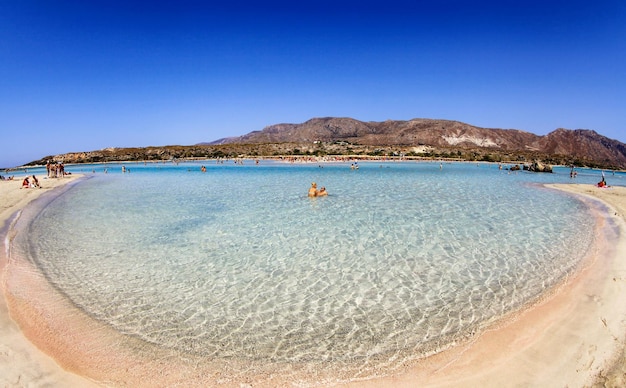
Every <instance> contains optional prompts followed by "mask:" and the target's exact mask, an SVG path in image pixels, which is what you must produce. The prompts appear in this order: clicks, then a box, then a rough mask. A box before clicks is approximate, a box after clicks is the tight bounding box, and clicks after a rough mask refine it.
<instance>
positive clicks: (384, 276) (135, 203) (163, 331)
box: [15, 161, 621, 369]
mask: <svg viewBox="0 0 626 388" xmlns="http://www.w3.org/2000/svg"><path fill="white" fill-rule="evenodd" d="M201 164H204V165H206V166H207V172H205V173H202V172H201V171H200V165H201ZM359 164H360V168H359V169H358V170H351V169H350V168H349V163H336V164H324V165H323V168H322V167H318V164H299V165H292V164H283V163H277V162H265V161H264V162H261V164H260V165H254V163H252V162H249V161H248V162H246V163H245V164H244V165H243V166H241V165H235V164H234V163H232V162H227V163H225V164H216V163H215V162H209V161H207V162H203V163H186V164H180V165H174V164H148V165H143V164H127V165H126V166H127V167H129V168H130V169H131V172H130V173H126V174H122V173H121V165H108V166H107V169H108V173H107V174H104V173H103V172H102V171H103V170H102V169H103V167H102V166H93V167H85V166H82V167H81V169H83V171H82V172H86V173H87V174H88V175H90V176H91V178H90V179H86V180H85V181H83V182H80V183H79V184H77V185H74V186H72V187H71V188H70V189H69V190H68V191H67V192H65V193H64V194H63V195H61V196H58V197H57V198H55V199H54V200H52V201H51V202H50V203H49V204H47V206H45V207H44V208H43V209H42V210H41V211H40V212H38V213H37V215H36V216H33V219H32V222H30V225H29V226H28V228H29V230H28V233H21V234H18V238H16V240H15V245H16V248H17V249H16V252H17V254H18V255H23V256H26V257H28V258H30V259H31V260H33V261H34V262H35V263H36V264H37V266H38V267H39V268H41V270H42V271H43V272H44V273H45V275H46V277H47V278H48V280H49V281H50V282H51V283H52V284H53V285H54V286H55V287H56V288H57V289H58V290H60V291H61V292H62V293H63V294H64V295H65V296H66V297H67V298H69V299H70V300H71V301H72V302H73V303H74V304H75V305H76V306H77V307H79V308H80V309H83V310H84V311H85V312H87V313H88V314H89V315H90V316H92V317H94V318H96V319H98V320H100V321H101V322H103V323H105V324H107V325H110V326H111V327H113V328H115V329H116V330H117V331H119V332H121V333H124V334H126V335H132V336H135V337H138V338H141V339H144V340H145V341H147V342H149V343H152V344H156V345H158V346H163V347H167V348H170V349H173V350H175V351H179V352H181V354H185V353H187V354H188V353H193V354H196V355H199V356H201V357H204V356H206V357H207V358H212V359H214V358H220V359H229V358H237V359H239V360H241V359H250V360H264V361H267V362H274V363H290V362H307V363H313V364H315V363H322V362H336V363H354V364H357V365H359V366H360V368H361V369H363V368H370V367H371V368H374V367H376V362H377V361H376V360H380V359H384V360H386V361H385V362H387V363H389V362H390V361H389V360H397V362H398V363H400V362H402V360H403V359H406V358H407V357H418V356H420V355H423V354H428V353H430V352H432V351H433V350H436V349H441V348H445V347H446V346H448V344H450V343H453V342H455V341H457V340H458V339H460V338H465V337H468V336H471V335H473V333H475V332H476V331H477V330H479V329H480V328H481V327H484V326H485V325H486V324H488V323H490V322H492V321H493V320H495V319H497V318H498V317H501V316H502V315H503V314H505V313H507V312H510V311H512V310H514V309H516V308H519V307H520V306H522V305H523V304H525V303H528V302H529V301H532V300H534V299H535V298H537V297H539V296H540V295H541V294H542V293H543V292H545V291H546V290H547V289H548V288H550V287H551V286H553V285H554V284H555V283H556V282H558V281H559V280H560V279H562V278H563V277H564V276H567V274H568V273H570V272H571V271H572V270H573V269H574V268H575V266H576V265H577V263H578V262H579V261H580V259H581V258H582V256H583V255H584V254H585V253H586V252H587V249H588V247H589V246H590V245H591V242H592V240H593V238H594V235H593V233H594V231H593V228H594V219H593V217H591V216H590V212H589V210H588V208H587V206H586V205H585V204H583V203H582V202H580V201H579V200H577V199H574V198H572V197H570V196H567V195H564V194H562V193H560V192H556V191H553V190H548V189H545V188H542V187H541V186H540V185H538V183H552V182H569V181H570V179H569V175H568V174H569V170H567V169H561V170H558V171H557V173H556V174H530V173H523V172H520V173H517V174H513V173H511V174H509V173H508V171H506V170H499V169H498V168H497V165H489V164H479V165H477V164H468V163H451V164H443V165H442V166H441V167H442V168H440V164H439V163H413V162H407V163H374V162H372V163H364V162H360V163H359ZM92 168H93V169H95V170H96V173H95V174H90V173H89V171H90V170H91V169H92ZM70 171H71V169H70ZM79 172H81V171H79ZM598 174H599V172H593V171H591V172H589V173H588V174H584V173H580V174H579V178H577V179H578V180H577V182H581V183H582V182H585V179H587V180H589V181H592V182H595V181H596V180H597V177H598V176H599V175H598ZM607 178H608V179H609V182H610V183H612V184H615V183H614V182H615V181H616V180H617V179H621V177H619V176H618V177H615V178H613V176H611V177H607ZM611 178H613V182H611ZM312 181H315V182H317V183H318V185H319V186H326V187H327V188H328V190H329V192H330V195H329V196H328V197H324V198H313V199H311V198H308V197H307V196H306V193H307V190H308V188H309V186H310V183H311V182H312ZM20 236H21V238H20ZM391 363H392V364H393V362H391ZM389 367H393V366H389Z"/></svg>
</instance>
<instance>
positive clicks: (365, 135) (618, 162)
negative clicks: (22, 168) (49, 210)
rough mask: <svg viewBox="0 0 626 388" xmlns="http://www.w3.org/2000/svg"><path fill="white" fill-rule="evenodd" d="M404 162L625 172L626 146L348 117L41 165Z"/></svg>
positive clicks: (447, 123)
mask: <svg viewBox="0 0 626 388" xmlns="http://www.w3.org/2000/svg"><path fill="white" fill-rule="evenodd" d="M329 155H341V156H345V157H357V158H369V157H407V158H427V159H428V158H430V159H433V158H434V159H444V158H445V159H454V160H471V161H476V160H478V161H489V162H507V163H508V162H514V163H521V164H525V165H526V164H530V163H533V162H541V163H544V164H548V165H575V166H586V167H596V168H605V169H616V170H618V169H619V170H626V145H625V144H624V143H621V142H619V141H617V140H613V139H609V138H607V137H605V136H602V135H600V134H598V133H597V132H595V131H592V130H587V129H576V130H569V129H556V130H555V131H553V132H551V133H549V134H547V135H545V136H539V135H536V134H533V133H530V132H525V131H521V130H516V129H497V128H481V127H476V126H473V125H470V124H466V123H462V122H458V121H451V120H433V119H413V120H408V121H400V120H387V121H383V122H371V121H370V122H363V121H359V120H355V119H352V118H338V117H325V118H313V119H311V120H308V121H306V122H304V123H301V124H276V125H271V126H268V127H266V128H264V129H263V130H260V131H254V132H250V133H248V134H246V135H243V136H239V137H230V138H224V139H220V140H217V141H213V142H210V143H200V144H195V145H187V146H184V145H171V146H156V147H139V148H105V149H101V150H97V151H83V152H72V153H66V154H60V155H51V156H46V157H44V158H42V159H39V160H36V161H33V162H31V163H29V164H28V165H29V166H32V165H42V164H45V163H46V162H47V161H54V162H64V163H98V162H118V161H165V160H176V159H207V158H242V157H243V158H245V157H248V158H256V157H285V156H288V157H310V156H318V157H319V156H329Z"/></svg>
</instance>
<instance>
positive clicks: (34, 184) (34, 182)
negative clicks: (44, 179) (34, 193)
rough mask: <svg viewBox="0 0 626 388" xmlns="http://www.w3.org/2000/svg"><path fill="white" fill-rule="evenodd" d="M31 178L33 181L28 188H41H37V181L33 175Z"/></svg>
mask: <svg viewBox="0 0 626 388" xmlns="http://www.w3.org/2000/svg"><path fill="white" fill-rule="evenodd" d="M32 178H33V180H32V182H30V187H33V188H35V187H39V188H41V186H39V180H38V179H37V177H36V176H34V175H33V176H32Z"/></svg>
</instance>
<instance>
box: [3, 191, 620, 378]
mask: <svg viewBox="0 0 626 388" xmlns="http://www.w3.org/2000/svg"><path fill="white" fill-rule="evenodd" d="M68 181H70V179H67V180H66V179H59V180H44V181H43V184H44V188H45V190H48V189H51V188H53V187H56V186H59V185H62V184H64V183H67V182H68ZM12 183H15V184H19V183H18V182H1V183H0V197H1V198H2V199H3V201H2V202H3V203H6V208H5V207H3V208H2V209H1V210H2V211H1V212H0V222H2V223H3V222H5V221H6V220H7V219H8V217H9V216H10V215H11V214H13V213H14V212H15V211H17V210H19V209H23V208H24V207H25V206H26V205H27V204H28V202H29V201H30V200H31V199H34V198H35V197H37V196H38V195H39V193H37V192H28V193H27V192H26V191H19V190H17V191H16V189H15V187H9V186H6V184H12ZM48 183H50V184H49V185H48ZM48 186H49V187H48ZM550 187H552V188H555V189H559V190H564V191H568V192H571V193H573V194H575V195H582V196H586V197H591V198H596V199H600V200H602V201H603V202H604V203H606V204H607V205H608V206H609V207H610V208H611V209H612V210H611V211H612V213H615V214H614V215H613V216H611V217H612V218H613V221H615V222H616V224H617V225H619V228H620V238H619V241H616V242H614V243H608V242H606V241H600V242H599V245H598V247H597V250H596V251H595V252H594V256H593V257H591V258H590V260H589V262H588V265H586V266H584V268H583V269H581V270H580V271H579V273H578V274H576V276H573V277H572V278H570V279H568V281H567V282H565V283H564V284H563V285H561V286H560V287H559V288H558V289H557V290H555V292H554V293H552V294H551V295H550V296H549V297H547V298H544V299H543V300H542V301H541V302H539V303H536V304H534V305H533V306H532V307H530V308H528V309H524V310H523V311H520V312H519V313H517V314H515V315H514V317H512V319H506V320H505V321H502V322H500V323H499V324H498V325H496V326H494V327H492V328H489V329H487V330H485V331H484V332H483V333H481V334H480V335H477V336H476V338H473V339H472V340H471V341H470V342H468V343H465V344H459V345H458V346H456V347H454V348H452V349H450V350H447V351H444V352H441V353H439V354H436V355H435V356H432V357H428V358H426V359H422V360H418V361H416V362H412V363H411V365H407V366H406V368H405V369H404V370H403V371H397V372H398V373H394V374H393V376H385V377H381V378H377V379H367V380H354V379H352V381H350V379H349V378H348V376H345V377H346V378H345V379H344V378H342V377H341V376H337V375H333V374H331V373H327V371H319V370H316V371H312V370H308V369H307V367H306V366H301V367H300V368H298V367H295V368H294V369H293V370H291V371H289V372H287V371H285V372H286V373H284V374H281V373H278V372H277V371H267V370H265V371H261V372H260V373H257V374H245V373H241V371H238V370H237V368H241V370H245V369H246V368H247V367H248V366H246V365H234V366H233V365H230V366H229V365H225V364H222V363H220V362H219V361H216V362H215V363H213V364H212V365H198V362H199V360H197V359H195V358H194V357H193V356H189V357H187V358H185V359H181V358H180V356H177V355H174V354H173V353H171V352H168V351H166V350H158V349H155V348H151V347H148V348H146V351H145V352H144V353H145V354H143V355H141V356H138V355H137V354H135V353H133V352H132V351H131V347H129V345H128V344H127V343H124V341H122V340H121V339H119V340H118V341H117V342H115V341H114V342H113V343H111V342H110V339H111V338H116V336H118V337H121V336H120V335H119V334H116V333H112V332H110V331H112V330H110V329H107V328H106V327H103V326H102V325H99V324H97V323H95V322H93V321H92V320H90V319H89V317H86V316H83V315H81V314H80V313H77V314H72V315H71V316H69V317H67V316H57V315H58V314H57V315H55V312H56V311H58V307H55V308H52V309H51V307H50V306H58V305H59V304H63V303H67V302H64V301H63V300H60V299H59V298H57V297H55V294H54V292H51V290H50V286H49V285H47V283H46V282H45V281H44V280H43V279H41V278H39V277H38V276H37V271H34V270H33V269H32V268H28V265H27V264H28V263H24V264H20V265H17V264H16V263H8V262H7V258H6V251H5V250H3V254H2V255H0V280H1V283H2V289H3V293H4V296H5V298H4V299H3V300H2V301H0V344H2V345H0V376H3V377H0V383H2V384H3V385H7V386H13V385H30V384H41V383H46V384H50V385H60V386H79V387H83V386H84V387H90V386H103V385H104V386H127V385H129V386H169V385H177V384H178V385H185V386H216V385H221V386H239V385H241V384H250V385H252V386H287V385H307V386H310V385H317V386H319V385H321V386H335V385H344V384H345V385H355V386H394V387H396V386H415V385H416V383H418V384H419V385H420V386H459V385H462V386H502V385H511V383H514V384H515V385H533V386H535V385H548V386H554V385H559V386H561V385H571V386H587V385H592V384H593V383H594V382H597V381H602V382H604V383H606V382H608V383H609V384H610V383H611V382H615V381H620V380H619V379H620V378H624V374H623V373H622V372H621V371H620V368H619V367H620V365H621V366H623V365H624V362H623V359H622V358H618V357H623V350H624V349H625V348H626V345H625V335H626V305H624V303H623V302H622V301H623V300H624V297H625V296H626V255H625V254H624V253H626V238H625V237H624V236H625V235H626V233H625V231H626V227H625V226H624V225H625V218H624V217H625V215H626V188H621V187H616V188H612V189H611V190H603V191H602V190H601V189H596V188H594V187H593V186H589V185H550ZM29 190H36V189H29ZM598 190H601V191H600V192H598ZM42 191H44V190H42ZM25 197H26V198H25ZM5 198H6V201H5ZM4 242H5V244H6V239H5V241H4ZM25 290H27V291H25ZM66 308H67V309H71V306H65V307H62V308H61V311H64V310H65V309H66ZM16 322H18V323H19V324H18V323H16ZM27 338H29V339H30V340H27ZM103 339H106V340H107V341H109V342H106V343H107V345H106V346H107V347H106V348H102V344H103V342H102V340H103ZM133 341H134V340H132V339H131V340H130V342H133ZM135 345H136V346H137V347H141V346H144V344H140V343H136V344H135ZM2 347H4V348H2ZM610 370H612V371H613V372H612V374H611V373H608V372H607V371H610ZM386 373H387V371H384V370H381V375H384V374H386ZM83 376H85V377H83ZM86 376H88V377H86Z"/></svg>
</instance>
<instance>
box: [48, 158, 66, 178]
mask: <svg viewBox="0 0 626 388" xmlns="http://www.w3.org/2000/svg"><path fill="white" fill-rule="evenodd" d="M46 171H47V172H48V178H61V177H63V176H65V175H66V172H65V165H63V163H54V164H52V163H50V161H48V162H47V163H46Z"/></svg>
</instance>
